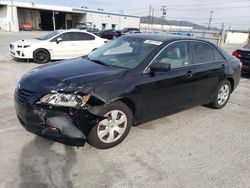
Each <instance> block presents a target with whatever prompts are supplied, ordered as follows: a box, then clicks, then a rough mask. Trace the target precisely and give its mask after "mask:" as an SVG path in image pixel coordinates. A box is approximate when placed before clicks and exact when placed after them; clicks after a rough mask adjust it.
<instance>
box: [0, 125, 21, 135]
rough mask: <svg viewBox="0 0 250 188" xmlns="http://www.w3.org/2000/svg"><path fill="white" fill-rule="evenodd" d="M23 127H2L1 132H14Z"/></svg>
mask: <svg viewBox="0 0 250 188" xmlns="http://www.w3.org/2000/svg"><path fill="white" fill-rule="evenodd" d="M21 129H22V127H21V126H20V127H9V128H3V129H0V134H1V133H6V132H12V131H17V130H21Z"/></svg>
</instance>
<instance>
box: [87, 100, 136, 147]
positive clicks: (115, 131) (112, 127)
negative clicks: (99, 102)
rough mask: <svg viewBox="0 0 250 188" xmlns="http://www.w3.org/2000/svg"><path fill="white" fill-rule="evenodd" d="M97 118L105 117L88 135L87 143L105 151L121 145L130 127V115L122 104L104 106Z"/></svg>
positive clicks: (118, 102)
mask: <svg viewBox="0 0 250 188" xmlns="http://www.w3.org/2000/svg"><path fill="white" fill-rule="evenodd" d="M98 115H99V116H104V117H106V118H105V119H104V120H102V121H100V122H99V123H98V124H97V125H96V126H95V127H94V128H93V129H92V130H91V132H90V133H89V135H88V142H89V143H90V144H91V145H92V146H94V147H96V148H99V149H107V148H111V147H114V146H116V145H118V144H119V143H121V142H122V141H123V140H124V139H125V137H126V136H127V135H128V133H129V130H130V128H131V125H132V113H131V111H130V109H129V108H128V107H127V105H125V104H124V103H122V102H120V101H116V102H113V103H110V104H108V105H106V106H105V107H104V108H103V109H102V110H101V111H100V112H98Z"/></svg>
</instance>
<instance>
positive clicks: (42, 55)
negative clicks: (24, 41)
mask: <svg viewBox="0 0 250 188" xmlns="http://www.w3.org/2000/svg"><path fill="white" fill-rule="evenodd" d="M33 60H34V61H35V62H36V63H39V64H44V63H48V62H49V61H50V54H49V52H48V51H47V50H45V49H38V50H35V51H34V53H33Z"/></svg>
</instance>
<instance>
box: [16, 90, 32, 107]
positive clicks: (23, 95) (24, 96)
mask: <svg viewBox="0 0 250 188" xmlns="http://www.w3.org/2000/svg"><path fill="white" fill-rule="evenodd" d="M34 94H35V93H34V92H32V91H28V90H26V89H17V90H16V99H17V100H18V101H19V102H20V103H22V104H26V101H27V100H29V99H30V98H31V97H32V96H33V95H34Z"/></svg>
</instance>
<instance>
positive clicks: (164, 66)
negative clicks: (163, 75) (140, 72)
mask: <svg viewBox="0 0 250 188" xmlns="http://www.w3.org/2000/svg"><path fill="white" fill-rule="evenodd" d="M170 69H171V65H170V64H169V63H153V64H152V65H150V71H152V72H168V71H170Z"/></svg>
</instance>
